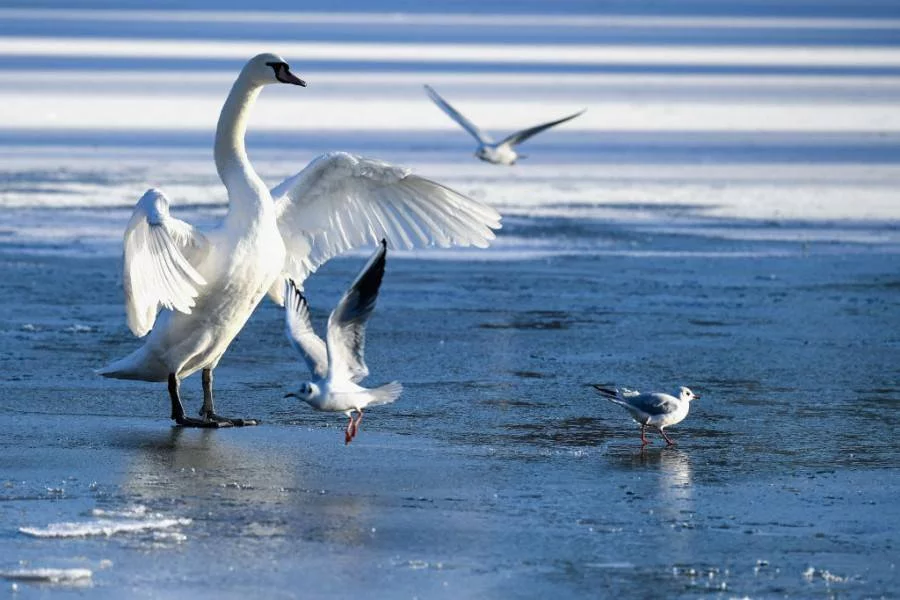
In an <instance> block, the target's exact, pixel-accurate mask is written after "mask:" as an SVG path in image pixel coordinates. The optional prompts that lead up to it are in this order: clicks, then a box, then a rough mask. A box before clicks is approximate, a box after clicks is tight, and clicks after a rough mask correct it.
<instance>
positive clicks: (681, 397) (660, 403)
mask: <svg viewBox="0 0 900 600" xmlns="http://www.w3.org/2000/svg"><path fill="white" fill-rule="evenodd" d="M593 387H594V388H595V389H596V390H597V391H598V392H600V395H602V396H603V397H604V398H606V399H607V400H610V401H612V402H615V403H616V404H618V405H619V406H622V407H624V408H625V410H627V411H628V412H629V413H631V417H632V418H633V419H634V420H635V421H637V422H638V423H640V424H641V445H643V446H646V445H647V444H649V443H650V442H649V440H647V438H646V437H645V436H644V430H645V429H646V428H647V426H648V425H649V426H650V427H655V428H657V429H659V433H660V434H662V436H663V438H665V440H666V444H667V445H669V446H674V445H675V442H673V441H672V439H671V438H670V437H669V436H668V435H666V432H665V428H666V427H668V426H670V425H675V424H676V423H681V422H682V421H683V420H684V419H685V417H687V415H688V410H690V408H691V401H692V400H697V399H698V398H700V396H698V395H696V394H695V393H694V392H692V391H691V390H689V389H688V388H686V387H684V386H681V387H680V388H678V396H677V397H676V396H670V395H669V394H663V393H661V392H653V393H649V394H642V393H640V392H638V391H637V390H629V389H628V388H621V389H620V388H607V387H604V386H602V385H597V384H593Z"/></svg>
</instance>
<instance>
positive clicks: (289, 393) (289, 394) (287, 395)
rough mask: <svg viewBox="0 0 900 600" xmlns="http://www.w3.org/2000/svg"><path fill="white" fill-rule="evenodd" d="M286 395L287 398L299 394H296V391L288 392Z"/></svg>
mask: <svg viewBox="0 0 900 600" xmlns="http://www.w3.org/2000/svg"><path fill="white" fill-rule="evenodd" d="M284 397H285V398H296V397H297V394H295V393H294V392H288V393H287V394H285V395H284Z"/></svg>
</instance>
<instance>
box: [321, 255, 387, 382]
mask: <svg viewBox="0 0 900 600" xmlns="http://www.w3.org/2000/svg"><path fill="white" fill-rule="evenodd" d="M386 262H387V241H386V240H381V243H380V244H379V245H378V248H377V249H376V250H375V253H374V254H373V255H372V258H370V259H369V262H368V263H366V266H365V267H363V270H362V271H360V273H359V275H358V276H357V277H356V280H355V281H354V282H353V284H352V285H351V286H350V289H349V290H347V292H346V293H345V294H344V296H343V297H342V298H341V301H340V302H339V303H338V305H337V307H336V308H335V309H334V310H333V311H332V312H331V316H330V317H328V335H327V339H328V367H329V369H330V371H331V377H332V378H348V379H350V381H353V382H354V383H356V382H359V381H361V380H362V379H363V378H364V377H365V376H366V375H368V374H369V368H368V367H367V366H366V361H365V357H364V351H365V345H366V322H367V321H368V320H369V316H371V314H372V311H374V310H375V300H376V299H377V298H378V289H379V288H380V287H381V280H382V279H383V278H384V267H385V263H386Z"/></svg>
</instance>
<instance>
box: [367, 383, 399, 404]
mask: <svg viewBox="0 0 900 600" xmlns="http://www.w3.org/2000/svg"><path fill="white" fill-rule="evenodd" d="M402 392H403V386H402V385H401V384H400V382H399V381H392V382H390V383H386V384H384V385H383V386H381V387H377V388H374V389H371V390H369V393H370V394H371V395H372V397H373V398H374V400H372V401H371V402H369V406H379V405H381V404H390V403H391V402H393V401H394V400H396V399H397V398H399V397H400V394H401V393H402Z"/></svg>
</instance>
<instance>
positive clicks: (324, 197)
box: [270, 152, 500, 304]
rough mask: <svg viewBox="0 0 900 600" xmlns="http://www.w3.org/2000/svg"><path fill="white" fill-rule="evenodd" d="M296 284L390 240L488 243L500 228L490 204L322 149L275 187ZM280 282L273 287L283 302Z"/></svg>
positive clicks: (406, 244)
mask: <svg viewBox="0 0 900 600" xmlns="http://www.w3.org/2000/svg"><path fill="white" fill-rule="evenodd" d="M272 197H273V198H274V199H275V209H276V215H277V217H278V229H279V230H280V231H281V237H282V239H283V240H284V243H285V246H286V247H287V253H288V257H287V260H286V264H285V267H284V272H285V274H286V275H287V276H289V277H291V278H292V279H293V280H294V281H295V282H297V284H298V285H302V282H303V281H304V280H305V279H306V277H307V276H308V275H309V274H310V273H312V272H313V271H315V270H316V269H317V268H318V267H319V266H320V265H321V264H322V263H324V262H325V261H327V260H328V259H329V258H331V257H332V256H336V255H337V254H340V253H342V252H345V251H347V250H349V249H351V248H359V247H361V246H365V245H367V244H372V243H377V242H378V241H380V240H381V239H383V238H386V239H387V241H388V243H389V244H390V245H391V247H392V248H406V249H409V248H415V247H424V246H441V247H448V246H454V245H455V246H478V247H480V248H484V247H487V245H488V244H489V243H490V241H491V240H493V239H494V232H493V231H491V230H492V229H499V228H500V215H499V214H498V213H497V211H496V210H494V209H493V208H491V207H490V206H488V205H486V204H483V203H481V202H478V201H476V200H472V199H471V198H467V197H466V196H463V195H462V194H459V193H457V192H454V191H453V190H451V189H449V188H447V187H444V186H442V185H441V184H439V183H435V182H434V181H430V180H428V179H424V178H422V177H418V176H417V175H412V174H410V172H409V171H408V170H406V169H401V168H399V167H395V166H392V165H389V164H388V163H385V162H382V161H380V160H373V159H368V158H362V157H359V156H354V155H352V154H347V153H344V152H334V153H330V154H323V155H322V156H320V157H318V158H317V159H315V160H313V161H312V162H311V163H310V164H309V166H307V167H306V168H305V169H303V171H301V172H300V173H298V174H297V175H294V176H293V177H290V178H288V179H286V180H285V181H284V182H282V183H281V184H280V185H278V186H277V187H276V188H275V189H273V190H272ZM283 291H284V287H283V284H282V283H281V282H280V281H279V282H277V283H276V285H275V286H273V287H272V289H271V290H270V295H271V297H272V299H273V300H275V302H277V303H279V304H281V303H282V301H283V298H280V296H281V294H282V293H283Z"/></svg>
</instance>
